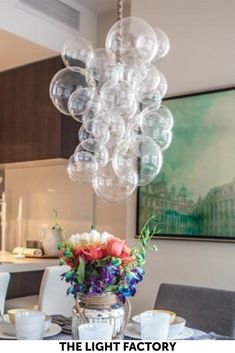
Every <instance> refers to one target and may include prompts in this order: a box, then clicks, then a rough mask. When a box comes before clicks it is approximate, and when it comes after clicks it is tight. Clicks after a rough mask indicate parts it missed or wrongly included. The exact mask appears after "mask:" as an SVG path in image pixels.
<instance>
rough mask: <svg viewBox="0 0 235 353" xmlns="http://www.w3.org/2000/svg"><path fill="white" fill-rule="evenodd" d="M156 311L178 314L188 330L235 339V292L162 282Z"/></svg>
mask: <svg viewBox="0 0 235 353" xmlns="http://www.w3.org/2000/svg"><path fill="white" fill-rule="evenodd" d="M154 307H155V309H168V310H172V311H175V312H176V313H177V315H178V316H181V317H184V318H185V319H186V321H187V323H186V325H187V326H188V327H193V328H197V329H200V330H203V331H205V332H212V331H213V332H215V333H218V334H221V335H225V336H230V337H235V292H233V291H229V290H222V289H213V288H203V287H194V286H187V285H179V284H168V283H162V284H161V285H160V288H159V291H158V294H157V298H156V302H155V306H154Z"/></svg>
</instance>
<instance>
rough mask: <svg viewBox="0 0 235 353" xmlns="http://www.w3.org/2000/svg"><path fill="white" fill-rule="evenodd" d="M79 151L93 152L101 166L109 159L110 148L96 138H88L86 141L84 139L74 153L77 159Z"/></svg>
mask: <svg viewBox="0 0 235 353" xmlns="http://www.w3.org/2000/svg"><path fill="white" fill-rule="evenodd" d="M79 151H87V152H90V153H92V154H93V155H94V156H95V158H96V161H97V163H98V164H99V166H104V165H106V164H107V163H108V161H109V152H108V149H107V148H106V147H105V146H104V145H103V144H101V143H100V142H99V141H97V140H96V139H87V140H85V141H82V142H81V143H80V144H79V145H78V146H77V147H76V150H75V153H74V155H75V159H76V152H79Z"/></svg>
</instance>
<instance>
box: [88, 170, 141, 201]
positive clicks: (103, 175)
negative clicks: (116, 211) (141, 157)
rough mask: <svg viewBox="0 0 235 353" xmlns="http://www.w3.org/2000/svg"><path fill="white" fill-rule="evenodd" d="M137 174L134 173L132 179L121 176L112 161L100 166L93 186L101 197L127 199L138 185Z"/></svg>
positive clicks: (110, 199) (113, 199) (108, 199)
mask: <svg viewBox="0 0 235 353" xmlns="http://www.w3.org/2000/svg"><path fill="white" fill-rule="evenodd" d="M137 183H138V179H137V175H136V174H133V178H132V180H131V181H128V180H125V179H124V178H119V177H118V176H117V175H116V174H115V173H114V171H113V167H112V163H109V164H108V165H107V166H105V167H102V168H99V169H98V171H97V173H96V175H95V176H94V178H93V182H92V185H93V188H94V191H95V193H96V194H97V196H98V197H100V198H101V199H103V200H105V201H108V202H120V201H123V200H126V199H127V198H128V197H129V196H130V195H131V194H132V193H133V192H134V191H135V190H136V187H137Z"/></svg>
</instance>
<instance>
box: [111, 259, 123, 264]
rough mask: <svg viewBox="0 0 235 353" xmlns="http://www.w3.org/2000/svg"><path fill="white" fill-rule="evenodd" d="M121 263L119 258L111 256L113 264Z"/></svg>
mask: <svg viewBox="0 0 235 353" xmlns="http://www.w3.org/2000/svg"><path fill="white" fill-rule="evenodd" d="M121 263H122V261H121V259H118V258H117V257H112V265H113V266H119V265H120V264H121Z"/></svg>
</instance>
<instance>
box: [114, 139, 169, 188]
mask: <svg viewBox="0 0 235 353" xmlns="http://www.w3.org/2000/svg"><path fill="white" fill-rule="evenodd" d="M125 143H126V142H125ZM122 145H124V141H123V143H120V144H119V146H117V148H116V150H115V152H114V156H113V168H114V171H115V173H116V174H117V175H121V173H122V174H123V178H125V177H126V174H127V173H128V172H125V170H135V171H136V172H137V173H138V185H139V186H141V185H146V184H149V183H150V182H151V181H153V179H154V178H155V177H156V175H157V174H158V173H159V172H160V170H161V167H162V152H161V149H160V147H159V146H158V145H157V143H156V142H154V141H153V140H152V139H151V138H150V137H148V136H144V135H134V136H133V137H131V138H130V139H129V140H128V143H126V145H125V146H124V147H123V146H122Z"/></svg>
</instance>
